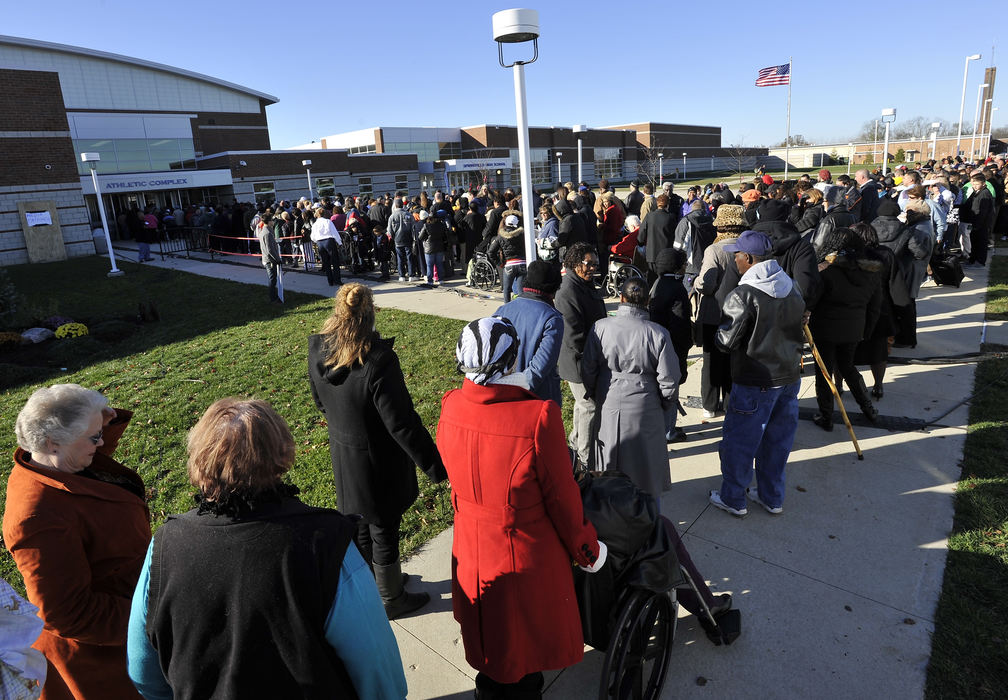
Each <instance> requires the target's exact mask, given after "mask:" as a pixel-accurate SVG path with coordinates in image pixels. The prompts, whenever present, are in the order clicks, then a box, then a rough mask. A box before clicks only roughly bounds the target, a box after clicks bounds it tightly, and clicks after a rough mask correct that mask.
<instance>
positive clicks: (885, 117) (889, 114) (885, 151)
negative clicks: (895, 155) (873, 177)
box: [882, 107, 896, 175]
mask: <svg viewBox="0 0 1008 700" xmlns="http://www.w3.org/2000/svg"><path fill="white" fill-rule="evenodd" d="M882 121H883V122H884V123H885V144H884V145H883V146H882V174H883V175H885V174H886V173H887V172H889V125H890V124H892V123H893V122H894V121H896V108H895V107H889V108H887V109H883V110H882Z"/></svg>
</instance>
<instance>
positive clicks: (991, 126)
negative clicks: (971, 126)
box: [984, 107, 1000, 153]
mask: <svg viewBox="0 0 1008 700" xmlns="http://www.w3.org/2000/svg"><path fill="white" fill-rule="evenodd" d="M999 109H1000V107H991V111H990V119H988V120H987V147H986V148H985V149H984V153H989V152H990V144H991V136H992V135H993V134H994V112H996V111H998V110H999Z"/></svg>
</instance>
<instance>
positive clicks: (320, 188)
mask: <svg viewBox="0 0 1008 700" xmlns="http://www.w3.org/2000/svg"><path fill="white" fill-rule="evenodd" d="M315 194H316V195H318V196H319V197H333V196H335V194H336V188H335V187H333V179H332V178H331V177H320V178H317V179H316V180H315Z"/></svg>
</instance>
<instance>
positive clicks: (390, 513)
mask: <svg viewBox="0 0 1008 700" xmlns="http://www.w3.org/2000/svg"><path fill="white" fill-rule="evenodd" d="M393 340H394V339H392V338H389V339H384V338H381V337H380V336H378V334H377V333H376V334H375V338H374V340H373V343H372V345H371V352H369V353H368V355H367V357H366V358H365V360H364V364H363V365H357V366H355V367H353V368H352V369H347V368H346V367H341V368H339V369H331V368H327V367H326V366H325V358H326V348H325V344H324V342H323V340H322V336H321V335H313V336H311V337H310V338H309V339H308V379H309V381H310V383H311V392H312V397H313V398H314V399H315V405H316V406H318V408H319V410H320V411H322V412H323V413H324V414H326V421H327V422H328V424H329V453H330V455H331V457H332V465H333V475H334V477H335V479H336V503H337V505H338V506H339V508H340V510H341V511H342V512H344V513H347V514H352V513H360V514H361V515H363V516H364V520H365V522H370V523H377V524H379V525H392V524H397V523H398V522H399V518H400V517H401V516H402V514H403V513H405V512H406V510H407V509H408V508H409V507H410V506H411V505H412V504H413V501H415V500H416V497H417V495H418V493H419V488H418V486H417V477H416V468H415V467H414V464H415V465H418V466H419V467H420V468H421V469H423V470H424V472H425V473H426V474H427V476H429V477H430V478H431V479H432V480H434V481H442V480H444V479H445V478H447V473H446V472H445V469H444V465H443V464H442V463H441V455H440V454H439V453H438V450H437V447H435V446H434V441H433V440H432V439H431V436H430V433H428V432H427V429H426V428H425V427H424V425H423V421H421V420H420V416H418V415H417V413H416V411H415V410H414V409H413V399H412V398H411V397H410V394H409V391H408V390H407V389H406V380H405V379H404V378H403V373H402V369H400V367H399V358H398V357H397V356H396V354H395V351H394V350H393V349H392V343H393Z"/></svg>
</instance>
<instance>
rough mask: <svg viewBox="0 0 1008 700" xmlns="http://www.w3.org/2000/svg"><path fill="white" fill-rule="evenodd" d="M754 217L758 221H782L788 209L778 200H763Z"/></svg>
mask: <svg viewBox="0 0 1008 700" xmlns="http://www.w3.org/2000/svg"><path fill="white" fill-rule="evenodd" d="M756 215H757V216H758V217H759V220H760V221H784V220H785V219H786V218H787V215H788V208H787V205H786V204H785V203H784V202H782V201H780V200H779V199H764V200H763V201H762V202H760V205H759V208H758V209H757V210H756Z"/></svg>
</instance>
